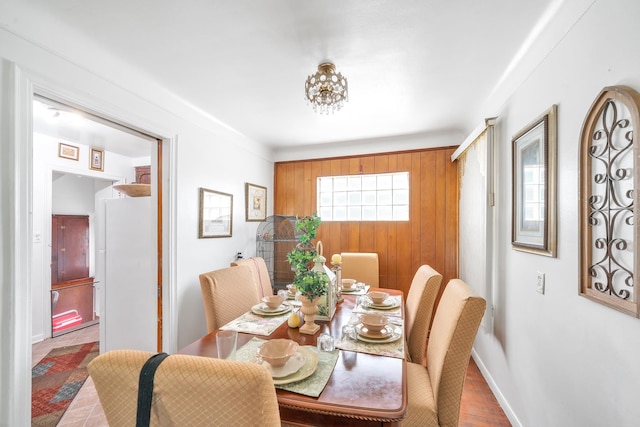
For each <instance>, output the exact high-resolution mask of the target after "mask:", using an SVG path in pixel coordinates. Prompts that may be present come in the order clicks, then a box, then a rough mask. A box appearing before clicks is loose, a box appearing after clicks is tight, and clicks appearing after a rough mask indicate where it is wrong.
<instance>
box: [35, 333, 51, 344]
mask: <svg viewBox="0 0 640 427" xmlns="http://www.w3.org/2000/svg"><path fill="white" fill-rule="evenodd" d="M46 338H48V337H45V336H44V334H37V335H32V336H31V344H32V345H33V344H35V343H38V342H41V341H44V340H45V339H46Z"/></svg>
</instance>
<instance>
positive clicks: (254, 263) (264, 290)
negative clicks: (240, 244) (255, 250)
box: [231, 257, 273, 298]
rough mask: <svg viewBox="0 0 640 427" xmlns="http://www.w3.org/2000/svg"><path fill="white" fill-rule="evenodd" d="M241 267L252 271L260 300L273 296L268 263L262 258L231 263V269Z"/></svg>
mask: <svg viewBox="0 0 640 427" xmlns="http://www.w3.org/2000/svg"><path fill="white" fill-rule="evenodd" d="M239 265H246V266H247V267H249V268H250V269H251V272H252V273H253V280H254V282H256V285H257V289H258V294H259V295H260V298H262V297H266V296H267V295H273V287H272V286H271V277H270V276H269V269H268V268H267V263H266V262H265V261H264V258H262V257H253V258H245V259H238V260H235V261H233V262H232V263H231V267H237V266H239Z"/></svg>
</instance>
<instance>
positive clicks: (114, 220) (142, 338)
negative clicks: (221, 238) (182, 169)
mask: <svg viewBox="0 0 640 427" xmlns="http://www.w3.org/2000/svg"><path fill="white" fill-rule="evenodd" d="M104 202H105V210H104V224H105V228H104V256H105V258H104V259H105V271H104V283H102V284H101V287H102V288H103V289H102V292H101V294H102V296H103V299H102V301H103V305H102V311H101V313H102V316H101V319H100V324H101V326H102V327H101V330H100V344H101V352H105V351H109V350H115V349H134V350H144V351H149V352H153V353H155V352H156V351H157V296H158V291H157V268H156V266H157V254H158V251H157V235H156V232H155V231H154V230H155V229H156V220H155V218H154V216H155V215H154V214H153V210H152V209H151V197H127V198H120V199H106V200H105V201H104Z"/></svg>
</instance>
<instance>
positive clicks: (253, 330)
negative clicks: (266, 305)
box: [220, 311, 291, 336]
mask: <svg viewBox="0 0 640 427" xmlns="http://www.w3.org/2000/svg"><path fill="white" fill-rule="evenodd" d="M290 315H291V311H287V312H286V313H283V314H280V315H278V316H259V315H257V314H255V313H253V312H251V311H249V312H246V313H244V314H243V315H241V316H240V317H238V318H236V319H233V320H232V321H231V322H229V323H227V324H226V325H224V326H222V327H221V328H220V329H222V330H225V331H238V332H244V333H247V334H253V335H263V336H267V335H271V334H272V333H273V331H275V330H276V329H278V327H279V326H280V325H282V324H283V323H284V322H286V321H287V319H288V318H289V316H290Z"/></svg>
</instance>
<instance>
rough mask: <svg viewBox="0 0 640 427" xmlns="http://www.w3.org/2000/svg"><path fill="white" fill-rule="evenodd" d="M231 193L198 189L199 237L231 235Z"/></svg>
mask: <svg viewBox="0 0 640 427" xmlns="http://www.w3.org/2000/svg"><path fill="white" fill-rule="evenodd" d="M232 225H233V195H231V194H227V193H221V192H219V191H214V190H208V189H206V188H201V189H200V225H199V233H198V237H199V238H206V237H231V229H232Z"/></svg>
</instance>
